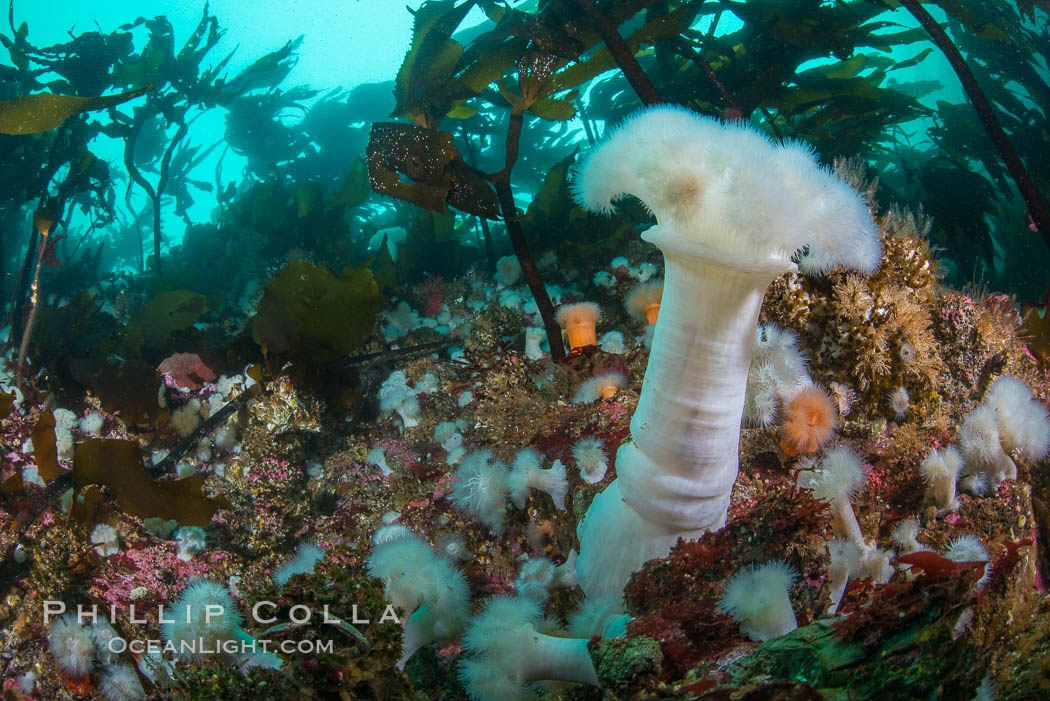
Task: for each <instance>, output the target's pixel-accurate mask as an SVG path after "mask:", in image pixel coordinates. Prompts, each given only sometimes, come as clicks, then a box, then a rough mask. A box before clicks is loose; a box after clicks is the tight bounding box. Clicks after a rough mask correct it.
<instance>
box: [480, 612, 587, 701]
mask: <svg viewBox="0 0 1050 701" xmlns="http://www.w3.org/2000/svg"><path fill="white" fill-rule="evenodd" d="M542 620H543V612H542V609H541V608H540V605H539V604H538V603H536V602H535V601H531V600H529V599H526V598H523V597H515V596H506V595H503V596H496V597H493V598H491V599H489V600H488V601H486V602H485V608H484V609H483V610H482V611H481V613H479V614H478V615H477V616H475V617H474V619H473V620H472V621H471V623H470V627H469V628H468V629H467V632H466V633H465V634H464V635H463V647H464V648H466V650H467V653H468V655H467V656H466V657H465V658H464V659H463V661H462V662H460V668H459V678H460V680H461V681H462V682H463V685H464V686H465V687H466V688H467V693H469V694H470V698H472V699H474V700H475V701H516V700H519V699H528V698H531V697H532V694H530V693H529V691H528V689H527V687H526V684H528V683H529V682H536V681H553V680H561V681H573V682H582V683H584V684H593V685H597V683H598V675H597V673H596V672H595V670H594V663H593V662H592V661H591V655H590V652H588V651H587V643H588V642H589V638H557V637H554V636H552V635H544V634H543V633H539V632H538V629H539V628H540V627H541V625H542Z"/></svg>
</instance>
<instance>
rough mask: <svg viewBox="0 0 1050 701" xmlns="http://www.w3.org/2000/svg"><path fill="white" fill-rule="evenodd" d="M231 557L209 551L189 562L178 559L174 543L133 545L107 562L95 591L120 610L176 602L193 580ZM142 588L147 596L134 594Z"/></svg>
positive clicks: (93, 585) (98, 576)
mask: <svg viewBox="0 0 1050 701" xmlns="http://www.w3.org/2000/svg"><path fill="white" fill-rule="evenodd" d="M229 557H230V555H229V553H226V552H224V551H221V550H209V551H207V552H204V553H201V554H200V555H198V556H197V557H194V558H193V559H192V560H190V561H188V562H186V561H183V560H180V559H179V558H178V557H176V546H175V543H174V542H172V541H165V542H160V543H149V542H139V543H130V544H129V545H128V546H127V548H125V549H124V550H122V551H121V553H120V554H119V555H113V556H111V557H109V558H106V559H104V561H103V562H104V565H103V566H102V568H100V569H99V571H98V574H97V576H96V577H95V578H94V580H93V584H92V590H93V592H94V593H95V594H97V595H98V596H99V598H101V599H102V600H103V601H105V602H106V603H107V604H112V605H113V606H116V607H118V608H126V607H127V606H128V605H129V604H131V603H135V604H142V603H145V604H158V603H164V602H166V601H170V600H173V599H174V598H176V597H177V596H178V594H179V592H180V591H182V589H183V588H184V587H185V586H186V582H187V581H188V580H189V579H190V578H191V577H205V576H207V575H208V573H209V572H212V571H213V570H215V569H217V568H218V567H220V565H221V564H222V562H223V561H224V560H227V559H228V558H229ZM162 575H163V576H162ZM213 578H214V577H213ZM223 579H225V578H224V577H223ZM139 588H144V589H145V590H146V594H145V596H141V595H140V594H135V595H133V594H132V592H133V591H134V590H136V589H139ZM140 608H143V609H145V608H146V607H145V606H140Z"/></svg>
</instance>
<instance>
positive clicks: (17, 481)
mask: <svg viewBox="0 0 1050 701" xmlns="http://www.w3.org/2000/svg"><path fill="white" fill-rule="evenodd" d="M23 485H24V483H23V481H22V471H21V470H15V473H14V474H13V475H11V476H10V477H8V478H7V479H5V480H4V481H3V482H0V494H2V495H4V496H5V497H9V496H11V495H12V494H17V493H18V492H20V491H22V487H23Z"/></svg>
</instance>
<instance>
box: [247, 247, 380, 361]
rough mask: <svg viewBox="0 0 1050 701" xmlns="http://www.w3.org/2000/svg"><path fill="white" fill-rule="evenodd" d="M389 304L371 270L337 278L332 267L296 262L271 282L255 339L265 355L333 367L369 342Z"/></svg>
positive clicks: (346, 271) (350, 271)
mask: <svg viewBox="0 0 1050 701" xmlns="http://www.w3.org/2000/svg"><path fill="white" fill-rule="evenodd" d="M385 305H386V298H384V297H383V295H381V294H380V293H379V286H378V285H377V284H376V281H375V279H374V278H373V276H372V271H370V270H368V269H367V268H364V267H361V268H349V267H348V268H345V269H344V270H343V273H342V275H340V276H338V277H336V276H335V274H333V273H332V271H331V270H329V269H328V267H327V266H317V265H314V264H313V263H311V262H309V261H305V260H297V261H292V262H291V263H289V264H288V266H287V267H285V268H284V269H283V270H281V271H279V272H278V273H277V274H276V275H274V276H273V277H271V278H270V279H269V280H268V281H267V282H266V289H265V291H264V293H263V296H262V299H260V300H259V306H258V308H257V309H256V312H255V316H254V317H252V321H251V329H252V338H253V339H254V340H255V342H256V343H258V344H259V346H260V347H261V348H262V349H263V352H264V353H266V354H276V355H288V356H290V357H292V358H294V359H295V360H300V361H303V362H308V363H324V362H329V361H332V360H335V359H336V358H338V357H340V356H343V355H346V354H347V353H350V352H352V351H353V350H355V349H357V348H358V347H360V346H361V344H362V343H364V341H365V339H366V338H367V337H368V335H369V334H370V333H371V332H372V328H373V327H374V325H375V319H376V315H377V314H378V313H379V310H380V309H382V308H383V307H384V306H385Z"/></svg>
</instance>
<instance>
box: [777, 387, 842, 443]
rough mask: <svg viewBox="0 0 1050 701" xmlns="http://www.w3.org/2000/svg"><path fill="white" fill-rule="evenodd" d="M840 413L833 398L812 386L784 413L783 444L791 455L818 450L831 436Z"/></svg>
mask: <svg viewBox="0 0 1050 701" xmlns="http://www.w3.org/2000/svg"><path fill="white" fill-rule="evenodd" d="M837 423H838V415H837V414H836V412H835V405H834V404H832V402H831V397H829V396H828V395H827V392H825V391H824V390H822V389H821V388H820V387H817V386H811V387H806V388H805V389H804V390H802V391H801V392H799V393H798V394H796V395H795V397H794V399H792V400H791V401H790V402H789V403H788V405H787V409H786V410H785V412H784V425H783V426H782V427H781V434H780V447H781V448H782V449H783V450H784V452H785V453H787V454H788V455H792V456H794V455H802V454H807V453H815V452H817V451H818V450H820V448H821V446H823V445H824V444H825V443H827V442H828V441H829V440H830V439H831V435H832V434H833V433H834V432H835V426H836V424H837Z"/></svg>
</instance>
